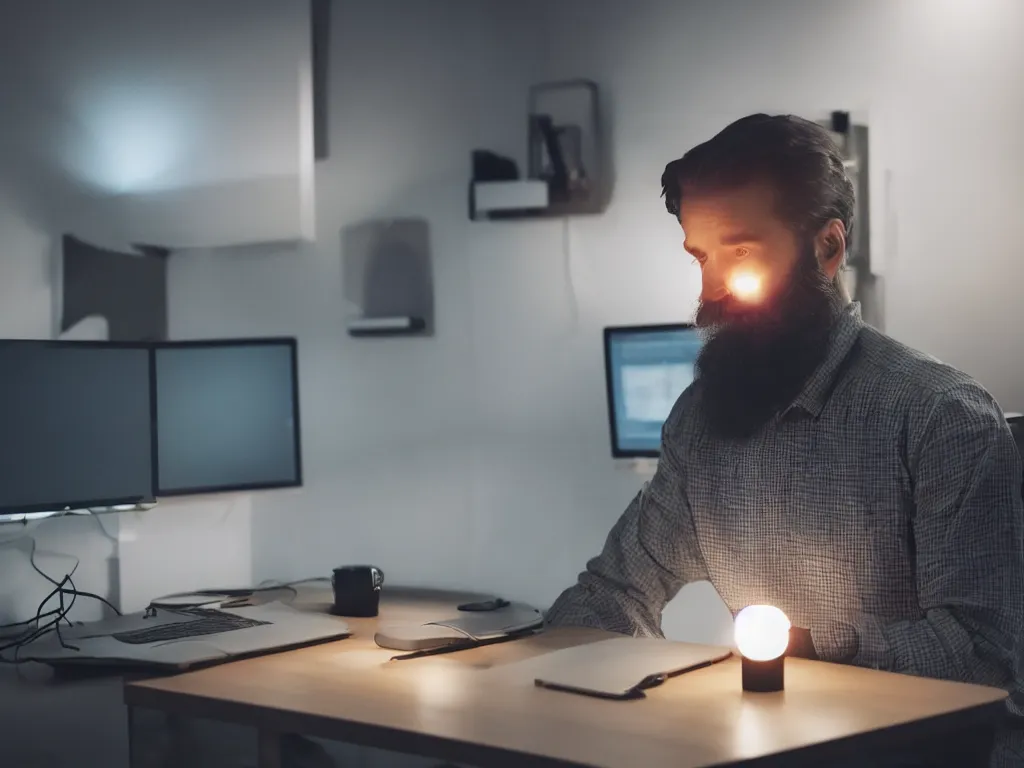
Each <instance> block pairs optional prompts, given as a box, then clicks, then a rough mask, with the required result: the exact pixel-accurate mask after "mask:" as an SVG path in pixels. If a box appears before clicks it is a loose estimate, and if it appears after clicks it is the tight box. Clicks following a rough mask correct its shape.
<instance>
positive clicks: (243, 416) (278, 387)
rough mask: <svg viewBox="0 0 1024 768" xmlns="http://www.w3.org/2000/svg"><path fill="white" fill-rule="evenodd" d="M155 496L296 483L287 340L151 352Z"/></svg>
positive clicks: (294, 373)
mask: <svg viewBox="0 0 1024 768" xmlns="http://www.w3.org/2000/svg"><path fill="white" fill-rule="evenodd" d="M154 372H155V391H156V413H157V450H156V483H157V486H156V490H157V496H175V495H181V494H190V493H214V492H218V491H240V490H255V489H260V488H283V487H288V486H295V485H301V484H302V460H301V449H300V440H299V398H298V350H297V345H296V342H295V339H245V340H232V341H202V342H176V343H166V344H158V345H156V347H155V349H154Z"/></svg>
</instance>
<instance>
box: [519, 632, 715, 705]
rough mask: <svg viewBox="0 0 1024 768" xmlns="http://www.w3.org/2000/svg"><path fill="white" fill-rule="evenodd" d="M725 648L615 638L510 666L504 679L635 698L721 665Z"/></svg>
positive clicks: (643, 639) (648, 639)
mask: <svg viewBox="0 0 1024 768" xmlns="http://www.w3.org/2000/svg"><path fill="white" fill-rule="evenodd" d="M731 655H732V652H731V651H730V650H729V649H728V648H719V647H715V646H709V645H691V644H689V643H676V642H672V641H671V640H659V639H655V638H636V637H616V638H612V639H610V640H601V641H599V642H596V643H589V644H587V645H578V646H575V647H573V648H564V649H562V650H559V651H553V652H552V653H546V654H542V655H540V656H534V657H533V658H530V659H525V660H524V661H520V662H517V663H515V664H510V665H508V666H507V667H505V668H504V669H503V670H502V675H503V676H507V675H514V676H515V677H517V678H519V679H523V678H532V680H533V682H534V684H536V685H539V686H542V687H545V688H555V689H558V690H563V691H570V692H573V693H581V694H585V695H589V696H600V697H603V698H611V699H628V698H636V697H638V696H642V695H643V690H644V689H645V688H650V687H652V686H654V685H657V684H659V683H661V682H663V681H664V680H666V679H667V678H669V677H672V676H674V675H679V674H682V673H683V672H689V671H691V670H694V669H698V668H700V667H706V666H708V665H710V664H714V663H716V662H719V661H723V660H725V659H727V658H729V656H731Z"/></svg>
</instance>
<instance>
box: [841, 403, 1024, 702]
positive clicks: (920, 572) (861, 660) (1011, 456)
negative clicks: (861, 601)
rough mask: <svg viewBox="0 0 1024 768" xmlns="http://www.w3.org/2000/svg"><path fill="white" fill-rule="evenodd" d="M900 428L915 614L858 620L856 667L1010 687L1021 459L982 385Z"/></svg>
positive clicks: (1018, 610)
mask: <svg viewBox="0 0 1024 768" xmlns="http://www.w3.org/2000/svg"><path fill="white" fill-rule="evenodd" d="M918 421H919V422H920V427H918V428H915V426H914V425H913V424H911V426H910V429H909V430H908V433H909V434H908V445H907V451H908V457H909V469H910V475H911V478H912V482H913V487H914V501H915V508H916V509H915V518H914V520H913V528H912V532H913V540H914V543H915V547H916V559H917V561H916V583H917V592H918V600H919V602H920V605H921V611H922V613H923V618H921V619H918V620H915V621H887V620H886V619H885V618H883V617H880V616H871V615H864V616H861V617H859V620H858V624H857V626H856V627H855V631H856V633H857V635H858V639H857V642H858V651H857V655H856V657H855V658H854V659H853V662H854V663H858V664H861V665H864V666H871V667H875V668H878V669H885V670H889V671H893V672H903V673H908V674H913V675H921V676H925V677H937V678H945V679H949V680H960V681H965V682H973V683H980V684H987V685H993V686H999V687H1003V688H1008V689H1013V688H1015V687H1016V686H1015V681H1016V679H1017V674H1018V670H1017V664H1016V655H1017V653H1016V651H1017V638H1018V637H1021V636H1024V506H1022V502H1021V482H1022V478H1024V474H1022V470H1021V460H1020V456H1019V455H1018V452H1017V447H1016V445H1015V443H1014V440H1013V436H1012V435H1011V433H1010V430H1009V427H1008V425H1007V424H1006V420H1005V419H1004V418H1003V415H1002V413H1001V412H1000V410H999V407H998V406H997V405H996V403H995V402H994V401H993V400H992V398H991V397H990V396H989V395H988V393H987V392H985V391H984V390H983V389H982V388H981V387H980V386H978V385H975V384H963V385H958V386H957V387H955V388H954V389H952V390H949V391H946V392H944V393H942V394H941V395H938V396H936V397H935V398H933V399H932V400H931V401H930V402H929V403H928V405H927V408H925V409H924V410H923V412H922V413H921V417H920V418H919V419H918Z"/></svg>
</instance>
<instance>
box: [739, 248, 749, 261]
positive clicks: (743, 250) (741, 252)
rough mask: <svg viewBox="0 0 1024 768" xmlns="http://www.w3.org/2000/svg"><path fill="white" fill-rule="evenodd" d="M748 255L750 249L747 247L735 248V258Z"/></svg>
mask: <svg viewBox="0 0 1024 768" xmlns="http://www.w3.org/2000/svg"><path fill="white" fill-rule="evenodd" d="M749 255H750V249H749V248H737V249H736V258H737V259H745V258H747V256H749Z"/></svg>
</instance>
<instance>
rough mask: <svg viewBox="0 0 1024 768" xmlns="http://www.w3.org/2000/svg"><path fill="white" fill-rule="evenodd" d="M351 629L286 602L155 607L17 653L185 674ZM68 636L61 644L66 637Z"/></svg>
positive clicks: (55, 662)
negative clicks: (192, 669)
mask: <svg viewBox="0 0 1024 768" xmlns="http://www.w3.org/2000/svg"><path fill="white" fill-rule="evenodd" d="M349 634H351V633H350V630H349V627H348V625H347V624H346V623H345V621H344V620H342V619H339V618H337V617H335V616H330V615H327V614H321V613H310V612H308V611H301V610H298V609H296V608H292V607H291V606H288V605H285V604H284V603H280V602H271V603H264V604H262V605H246V606H240V607H232V608H221V607H216V605H207V606H186V607H180V608H173V607H172V608H157V609H155V610H150V611H147V612H146V613H144V614H142V613H139V614H133V615H130V616H121V617H117V618H114V619H109V620H104V621H98V622H92V623H89V624H82V625H80V626H75V627H66V628H65V627H62V628H61V630H60V637H59V638H58V636H57V633H55V632H51V633H49V634H47V635H46V636H45V637H44V638H42V639H40V640H37V641H36V642H34V643H32V644H30V645H27V646H25V647H24V648H23V649H22V650H21V651H20V652H19V654H18V658H19V659H22V660H25V661H37V662H41V663H43V664H49V665H50V666H64V665H72V664H89V665H104V666H118V667H124V666H139V667H148V668H151V669H154V670H165V671H168V672H180V671H182V670H186V669H191V668H194V667H199V666H207V665H211V664H219V663H222V662H226V661H234V660H236V659H239V658H244V657H247V656H257V655H261V654H266V653H272V652H276V651H284V650H289V649H292V648H300V647H302V646H306V645H313V644H315V643H321V642H325V641H328V640H338V639H340V638H343V637H347V636H348V635H349ZM62 640H63V643H62V642H61V641H62Z"/></svg>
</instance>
